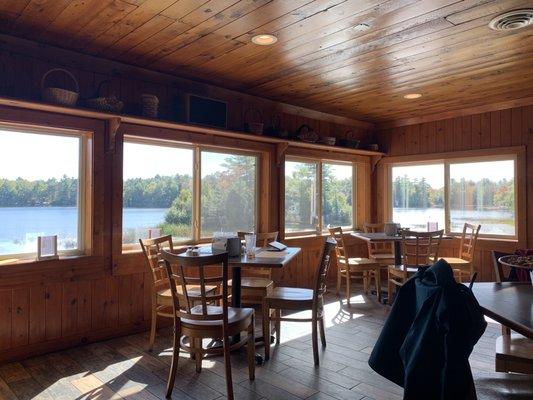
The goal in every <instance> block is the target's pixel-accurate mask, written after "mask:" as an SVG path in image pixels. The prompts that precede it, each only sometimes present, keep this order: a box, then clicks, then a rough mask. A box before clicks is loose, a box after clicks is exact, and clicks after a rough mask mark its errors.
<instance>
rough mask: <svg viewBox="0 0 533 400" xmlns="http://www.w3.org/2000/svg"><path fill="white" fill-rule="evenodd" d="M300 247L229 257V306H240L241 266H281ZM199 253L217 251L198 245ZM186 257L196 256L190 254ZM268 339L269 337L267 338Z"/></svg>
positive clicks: (234, 341) (204, 253)
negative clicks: (251, 255) (230, 291)
mask: <svg viewBox="0 0 533 400" xmlns="http://www.w3.org/2000/svg"><path fill="white" fill-rule="evenodd" d="M301 250H302V249H301V248H300V247H287V248H286V249H285V250H283V251H270V250H268V249H267V248H258V249H256V252H255V256H253V257H250V256H247V255H246V254H241V255H239V256H237V257H229V258H228V265H229V266H230V267H231V278H232V288H231V290H232V296H231V306H232V307H241V290H242V279H241V276H242V268H250V269H253V268H272V269H276V268H283V267H285V266H286V265H287V264H289V263H290V262H291V261H292V260H293V259H294V258H295V257H296V256H297V255H298V253H300V251H301ZM198 252H199V254H200V255H209V254H214V253H216V252H217V251H213V250H212V249H211V246H204V247H200V248H199V250H198ZM188 257H198V256H194V255H190V256H188ZM239 339H240V338H239V335H237V336H235V337H233V338H232V342H233V343H237V342H239ZM264 340H265V339H264V338H263V337H262V336H257V337H256V339H255V341H256V342H263V341H264ZM269 340H270V338H269ZM255 358H256V361H257V363H258V364H262V362H263V357H262V356H261V355H259V354H256V357H255Z"/></svg>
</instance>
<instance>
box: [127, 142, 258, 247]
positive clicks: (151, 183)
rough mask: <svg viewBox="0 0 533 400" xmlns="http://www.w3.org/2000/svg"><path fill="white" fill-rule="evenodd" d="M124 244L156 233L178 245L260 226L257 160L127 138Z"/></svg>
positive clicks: (248, 155)
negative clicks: (257, 204)
mask: <svg viewBox="0 0 533 400" xmlns="http://www.w3.org/2000/svg"><path fill="white" fill-rule="evenodd" d="M123 163H124V164H123V213H122V243H123V245H125V248H128V247H130V246H131V245H136V244H137V243H138V240H139V239H143V238H147V237H149V236H150V235H151V234H152V233H154V232H160V233H161V234H163V235H172V237H173V238H174V240H175V241H176V242H177V243H188V242H197V241H200V240H202V239H208V238H210V237H212V236H213V234H215V233H217V232H236V231H251V230H254V229H255V226H256V201H257V190H256V175H257V156H256V155H250V154H244V153H243V154H237V153H232V152H218V151H213V150H211V149H203V148H201V147H200V146H190V147H187V146H184V145H179V146H178V145H174V144H172V143H168V142H163V141H155V140H152V141H146V140H141V139H137V138H126V140H125V142H124V157H123Z"/></svg>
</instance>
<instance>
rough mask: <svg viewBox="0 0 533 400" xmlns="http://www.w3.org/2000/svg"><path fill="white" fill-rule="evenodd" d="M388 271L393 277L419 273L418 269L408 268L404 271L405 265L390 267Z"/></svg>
mask: <svg viewBox="0 0 533 400" xmlns="http://www.w3.org/2000/svg"><path fill="white" fill-rule="evenodd" d="M388 270H389V272H390V273H391V274H393V275H412V274H416V273H417V272H418V268H417V267H407V268H406V269H405V270H404V269H403V265H389V267H388Z"/></svg>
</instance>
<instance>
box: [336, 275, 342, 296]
mask: <svg viewBox="0 0 533 400" xmlns="http://www.w3.org/2000/svg"><path fill="white" fill-rule="evenodd" d="M341 280H342V272H341V269H340V268H337V292H336V295H337V296H338V295H339V293H340V291H341Z"/></svg>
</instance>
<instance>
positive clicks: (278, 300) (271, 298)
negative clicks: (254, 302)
mask: <svg viewBox="0 0 533 400" xmlns="http://www.w3.org/2000/svg"><path fill="white" fill-rule="evenodd" d="M265 301H266V302H267V303H268V304H269V305H270V306H273V305H276V304H278V305H280V308H286V309H294V308H296V309H302V308H303V309H306V308H309V307H311V306H312V305H313V290H312V289H305V288H292V287H277V288H275V289H274V290H273V291H272V292H271V293H269V294H268V295H267V296H266V297H265ZM272 308H276V307H272Z"/></svg>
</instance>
